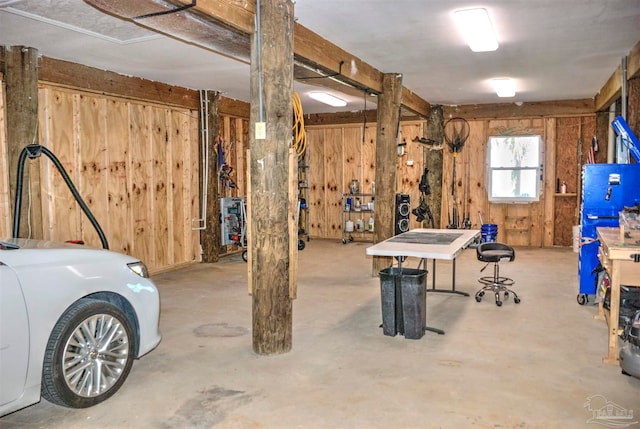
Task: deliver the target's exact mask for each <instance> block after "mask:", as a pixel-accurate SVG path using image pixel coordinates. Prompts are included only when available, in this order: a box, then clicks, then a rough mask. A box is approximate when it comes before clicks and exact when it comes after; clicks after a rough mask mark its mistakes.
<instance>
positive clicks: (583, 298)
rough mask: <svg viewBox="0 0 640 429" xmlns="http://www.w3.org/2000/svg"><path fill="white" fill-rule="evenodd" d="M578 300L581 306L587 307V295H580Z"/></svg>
mask: <svg viewBox="0 0 640 429" xmlns="http://www.w3.org/2000/svg"><path fill="white" fill-rule="evenodd" d="M576 299H577V300H578V304H580V305H585V304H586V303H587V295H586V294H584V293H581V294H578V296H577V297H576Z"/></svg>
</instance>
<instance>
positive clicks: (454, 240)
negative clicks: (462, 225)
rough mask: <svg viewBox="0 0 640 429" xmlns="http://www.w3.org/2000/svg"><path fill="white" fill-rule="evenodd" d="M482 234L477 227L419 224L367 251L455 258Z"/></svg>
mask: <svg viewBox="0 0 640 429" xmlns="http://www.w3.org/2000/svg"><path fill="white" fill-rule="evenodd" d="M479 235H480V231H479V230H477V229H426V228H418V229H412V230H411V231H407V232H404V233H402V234H399V235H396V236H394V237H391V238H388V239H386V240H384V241H381V242H380V243H377V244H374V245H373V246H370V247H367V250H366V252H367V255H374V256H393V257H400V256H405V257H415V258H421V259H449V260H453V259H455V258H456V257H457V256H458V255H459V254H460V253H461V252H462V251H463V250H464V249H466V248H467V247H469V245H470V244H471V243H473V241H474V240H475V239H476V238H477V237H478V236H479Z"/></svg>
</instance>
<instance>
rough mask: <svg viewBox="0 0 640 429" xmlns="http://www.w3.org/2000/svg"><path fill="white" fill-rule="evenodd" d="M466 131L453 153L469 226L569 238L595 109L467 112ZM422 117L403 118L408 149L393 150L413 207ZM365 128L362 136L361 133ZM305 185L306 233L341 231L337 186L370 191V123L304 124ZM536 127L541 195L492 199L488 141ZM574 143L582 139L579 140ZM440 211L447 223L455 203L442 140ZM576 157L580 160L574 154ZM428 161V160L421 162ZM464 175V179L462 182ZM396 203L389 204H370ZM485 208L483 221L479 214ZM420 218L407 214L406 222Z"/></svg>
mask: <svg viewBox="0 0 640 429" xmlns="http://www.w3.org/2000/svg"><path fill="white" fill-rule="evenodd" d="M469 124H470V136H469V139H468V140H467V142H466V143H465V145H464V147H463V149H462V151H461V153H459V154H458V156H457V157H456V179H457V180H456V183H455V186H456V196H457V198H456V200H457V207H458V212H459V216H460V220H462V219H463V218H464V217H465V216H467V217H469V220H470V221H471V225H472V228H474V229H479V228H480V226H481V223H482V222H484V223H495V224H497V225H498V239H499V240H500V241H504V242H506V243H509V244H511V245H515V246H535V247H543V246H553V245H559V246H570V245H571V244H572V226H573V225H576V224H578V223H579V218H578V215H579V213H578V211H579V199H580V191H579V190H578V189H577V186H579V177H580V173H579V171H580V167H581V165H582V164H584V163H585V162H586V159H587V154H588V150H589V145H590V144H591V137H592V136H593V133H594V132H595V115H581V116H571V117H545V118H542V117H535V118H517V119H491V120H470V121H469ZM425 125H426V124H425V123H424V122H422V121H406V122H402V124H401V129H400V133H401V134H400V139H401V141H402V142H404V143H406V145H405V153H404V155H402V156H399V157H398V183H397V192H402V193H407V194H409V195H410V197H411V208H412V209H413V208H415V207H417V205H418V203H419V197H420V193H419V190H418V184H419V183H420V177H421V175H422V172H423V168H424V167H425V165H424V159H425V156H424V153H423V151H424V150H427V149H426V148H424V147H423V146H422V145H421V144H419V143H416V142H413V139H414V138H415V137H416V136H420V137H421V136H423V129H424V126H425ZM363 132H364V134H365V136H364V138H363V137H362V133H363ZM307 134H308V139H309V140H308V150H309V151H310V152H309V164H310V168H309V177H310V179H309V181H310V183H309V185H310V201H311V203H310V210H309V218H310V228H309V229H310V231H309V232H310V235H311V237H316V238H331V239H340V238H341V234H342V228H343V227H344V226H343V225H342V213H341V200H340V194H341V193H343V192H348V187H349V182H350V181H351V180H352V179H354V178H355V179H358V181H359V182H360V188H361V192H366V193H368V192H370V191H371V181H372V180H373V177H374V171H375V123H373V124H371V123H369V124H367V125H366V128H365V129H364V131H363V125H362V124H360V125H357V124H353V125H318V126H310V127H307ZM507 134H509V135H531V134H539V135H541V136H542V140H543V143H544V155H543V156H544V158H543V159H544V165H543V184H542V195H541V198H540V201H539V202H536V203H532V204H494V203H490V202H489V201H488V198H487V190H486V156H487V151H486V147H487V146H486V145H487V140H488V138H489V136H492V135H507ZM579 143H580V144H581V145H579ZM443 150H444V160H443V184H442V189H443V192H442V194H443V195H442V214H443V216H442V219H441V224H440V225H436V227H441V228H446V226H447V225H448V224H449V223H450V220H449V218H450V217H451V213H452V210H453V205H454V202H453V198H452V168H453V156H452V154H451V152H450V151H449V149H448V147H447V146H446V145H444V149H443ZM578 157H580V162H578ZM426 167H427V168H428V167H429V166H428V165H427V166H426ZM556 172H558V173H556ZM556 178H559V179H560V180H565V181H567V184H568V188H569V189H568V192H569V194H568V195H567V196H560V195H557V194H556V192H555V183H556ZM467 181H468V186H467ZM375 210H376V213H377V212H379V211H380V210H392V211H393V210H394V208H393V207H379V206H376V207H375ZM480 216H482V222H481V221H480ZM420 226H421V225H420V224H418V222H416V220H415V216H414V215H413V214H412V215H411V228H417V227H420Z"/></svg>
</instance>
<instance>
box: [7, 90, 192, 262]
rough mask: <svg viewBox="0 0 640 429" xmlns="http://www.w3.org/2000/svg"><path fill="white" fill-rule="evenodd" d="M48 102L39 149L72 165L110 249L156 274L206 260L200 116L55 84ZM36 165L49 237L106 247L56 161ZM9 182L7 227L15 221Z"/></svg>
mask: <svg viewBox="0 0 640 429" xmlns="http://www.w3.org/2000/svg"><path fill="white" fill-rule="evenodd" d="M39 94H40V95H39V97H40V143H41V144H42V145H43V146H45V147H47V148H48V149H49V150H51V151H52V152H53V153H54V154H55V155H56V157H57V158H58V159H59V160H60V162H61V164H62V165H63V166H64V168H65V170H66V171H67V173H68V174H69V176H70V177H71V179H72V181H73V183H74V185H75V186H76V187H77V188H78V191H79V193H80V195H81V196H82V198H83V199H84V200H85V202H86V204H87V206H89V208H90V209H91V211H92V213H93V214H94V216H95V217H96V219H97V220H98V222H99V223H100V225H101V227H102V229H103V230H104V232H105V235H106V236H107V240H108V242H109V247H110V249H112V250H115V251H119V252H123V253H127V254H130V255H133V256H135V257H137V258H140V259H142V260H143V261H145V263H146V264H147V266H148V267H149V269H150V270H151V271H153V272H158V271H162V270H166V269H170V268H175V267H178V266H181V265H184V264H188V263H193V262H197V261H199V259H200V250H199V249H200V247H199V233H198V231H197V230H194V229H193V228H192V219H196V218H198V217H199V196H198V174H199V160H198V129H197V126H198V112H197V111H190V110H188V109H183V108H176V107H167V106H160V105H153V104H148V103H144V102H141V101H133V100H126V99H119V98H112V97H107V96H104V95H102V94H93V93H88V92H82V91H80V90H76V89H70V88H62V87H56V86H50V85H41V86H40V89H39ZM0 143H2V142H1V141H0ZM2 151H5V145H4V144H2V145H0V155H1V154H2V153H4V152H2ZM5 156H6V155H5ZM4 159H6V158H3V160H4ZM29 162H37V163H39V165H40V168H41V174H42V190H41V192H42V196H43V201H44V208H43V211H44V213H43V216H44V219H45V225H44V237H45V238H46V239H52V240H58V241H64V240H69V239H82V240H84V241H85V243H87V244H88V245H91V246H94V247H101V243H100V240H99V237H98V235H97V234H96V232H95V230H94V229H93V226H92V225H91V223H90V222H89V220H88V219H87V218H86V217H85V216H84V214H83V213H82V211H81V210H80V208H79V206H78V205H77V204H76V202H75V200H74V199H73V196H72V195H71V193H70V192H69V190H68V188H67V186H66V184H65V183H64V181H63V180H62V177H61V176H60V175H59V173H58V172H57V170H56V169H55V167H54V166H53V164H52V163H51V162H50V161H49V160H48V158H46V157H45V156H42V157H40V158H39V159H37V160H35V161H29ZM3 165H6V164H4V163H3ZM6 174H7V172H4V171H3V175H2V179H0V196H1V197H2V198H0V211H1V212H2V213H3V214H5V213H6V214H8V215H7V216H3V219H9V218H11V215H10V214H9V209H8V203H7V200H8V196H7V194H8V192H7V190H6V188H7V185H6V183H5V182H6V179H5V175H6ZM9 174H11V172H9ZM14 174H15V173H14ZM8 227H9V225H8V222H7V221H6V220H3V222H2V224H1V225H0V235H2V236H9V235H11V234H10V229H8ZM23 235H27V233H26V232H25V233H24V234H23Z"/></svg>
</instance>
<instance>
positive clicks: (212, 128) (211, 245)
mask: <svg viewBox="0 0 640 429" xmlns="http://www.w3.org/2000/svg"><path fill="white" fill-rule="evenodd" d="M205 98H206V100H207V101H206V102H208V103H209V108H208V111H209V115H208V117H207V118H205V121H206V123H207V128H208V129H209V132H208V134H207V136H208V140H209V141H208V142H207V147H208V149H207V152H208V155H209V171H208V173H207V177H206V180H207V184H208V191H207V194H208V196H207V201H201V202H200V203H201V204H206V205H207V206H206V213H207V222H206V225H205V229H203V230H202V231H201V232H200V245H201V246H202V262H218V259H219V256H220V247H221V246H222V244H221V237H220V235H221V232H220V223H219V221H218V220H219V219H220V198H219V195H218V194H219V189H218V184H219V178H218V177H219V168H218V167H219V166H218V151H217V150H216V149H217V146H216V145H217V136H218V134H219V133H220V120H219V117H218V107H219V103H220V93H219V92H217V91H207V93H206V97H205ZM200 114H201V115H202V114H204V112H200ZM200 136H201V137H200V138H203V137H202V133H201V134H200ZM200 156H202V157H204V156H205V154H200ZM203 175H204V171H201V172H200V177H201V180H200V184H201V186H202V183H203V180H204V179H205V177H204V176H203Z"/></svg>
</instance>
